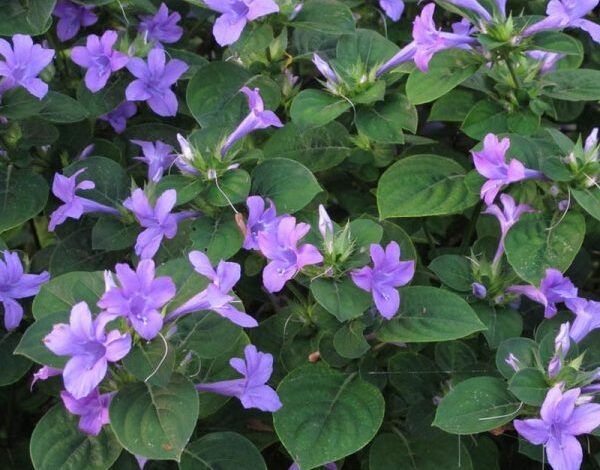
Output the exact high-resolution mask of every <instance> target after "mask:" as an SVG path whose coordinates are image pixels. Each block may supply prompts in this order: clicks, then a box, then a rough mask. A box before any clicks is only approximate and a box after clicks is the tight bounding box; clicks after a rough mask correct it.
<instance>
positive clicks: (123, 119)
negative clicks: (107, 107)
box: [98, 101, 137, 134]
mask: <svg viewBox="0 0 600 470" xmlns="http://www.w3.org/2000/svg"><path fill="white" fill-rule="evenodd" d="M136 113H137V106H136V105H135V103H132V102H131V101H123V102H122V103H121V104H120V105H119V106H117V107H116V108H115V109H113V110H112V111H110V112H108V113H106V114H103V115H102V116H100V117H99V118H98V119H101V120H103V121H106V122H108V123H109V124H110V125H111V127H112V128H113V129H114V131H115V132H116V133H117V134H122V133H123V132H124V131H125V128H126V127H127V119H129V118H130V117H133V116H135V114H136Z"/></svg>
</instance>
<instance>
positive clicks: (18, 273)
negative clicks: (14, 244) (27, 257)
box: [0, 250, 50, 331]
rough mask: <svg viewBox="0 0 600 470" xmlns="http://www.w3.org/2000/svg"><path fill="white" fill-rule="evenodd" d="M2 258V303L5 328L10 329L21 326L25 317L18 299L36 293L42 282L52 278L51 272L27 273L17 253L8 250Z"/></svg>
mask: <svg viewBox="0 0 600 470" xmlns="http://www.w3.org/2000/svg"><path fill="white" fill-rule="evenodd" d="M2 254H3V255H4V261H2V260H0V303H1V304H2V306H3V307H4V328H6V329H7V330H8V331H10V330H14V329H15V328H17V327H18V326H19V324H20V323H21V320H22V319H23V307H21V305H20V304H19V302H17V301H16V299H24V298H26V297H33V296H34V295H36V294H37V293H38V292H39V291H40V288H41V287H42V284H45V283H46V282H48V281H49V280H50V274H48V272H46V271H44V272H42V273H40V274H25V271H24V270H23V264H22V263H21V260H20V258H19V255H18V254H17V253H11V252H10V251H8V250H5V251H3V252H2Z"/></svg>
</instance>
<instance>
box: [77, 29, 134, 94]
mask: <svg viewBox="0 0 600 470" xmlns="http://www.w3.org/2000/svg"><path fill="white" fill-rule="evenodd" d="M117 39H118V36H117V33H116V31H111V30H108V31H105V32H104V34H102V37H98V36H96V35H95V34H90V35H89V36H88V37H87V40H86V45H85V47H84V46H76V47H74V48H73V50H72V51H71V59H72V60H73V62H75V63H76V64H77V65H79V66H81V67H83V68H84V69H87V72H86V73H85V86H86V87H87V89H88V90H90V91H91V92H92V93H96V92H97V91H99V90H101V89H102V88H104V87H105V86H106V83H107V82H108V79H109V78H110V76H111V74H112V73H113V72H116V71H117V70H121V69H122V68H123V67H125V66H126V65H127V62H129V56H127V54H123V53H122V52H119V51H115V50H114V49H113V46H114V45H115V43H116V42H117Z"/></svg>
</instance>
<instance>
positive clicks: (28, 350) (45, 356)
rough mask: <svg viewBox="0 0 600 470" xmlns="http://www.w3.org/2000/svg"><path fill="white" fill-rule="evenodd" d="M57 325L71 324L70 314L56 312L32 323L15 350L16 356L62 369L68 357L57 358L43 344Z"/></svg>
mask: <svg viewBox="0 0 600 470" xmlns="http://www.w3.org/2000/svg"><path fill="white" fill-rule="evenodd" d="M57 323H69V313H68V312H54V313H52V314H50V315H46V316H44V317H43V318H41V319H40V320H37V321H36V322H34V323H32V324H31V325H30V326H29V328H27V330H26V331H25V333H24V334H23V336H22V337H21V341H19V344H18V345H17V348H16V349H15V354H20V355H21V356H25V357H27V358H29V359H31V360H32V361H34V362H37V363H38V364H42V365H47V366H51V367H55V368H57V369H62V368H63V367H64V366H65V364H66V362H67V360H68V357H65V356H61V357H59V356H56V355H55V354H54V353H53V352H52V351H50V350H49V349H48V348H47V347H46V345H45V344H44V342H43V340H44V338H45V337H46V335H48V333H50V332H51V331H52V327H53V326H54V325H56V324H57Z"/></svg>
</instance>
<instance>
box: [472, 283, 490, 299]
mask: <svg viewBox="0 0 600 470" xmlns="http://www.w3.org/2000/svg"><path fill="white" fill-rule="evenodd" d="M471 289H472V291H473V295H474V296H475V297H476V298H478V299H485V298H486V297H487V289H486V287H485V286H484V285H483V284H480V283H478V282H474V283H473V284H471Z"/></svg>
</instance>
